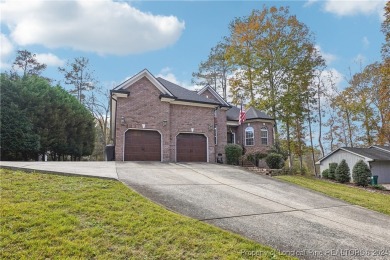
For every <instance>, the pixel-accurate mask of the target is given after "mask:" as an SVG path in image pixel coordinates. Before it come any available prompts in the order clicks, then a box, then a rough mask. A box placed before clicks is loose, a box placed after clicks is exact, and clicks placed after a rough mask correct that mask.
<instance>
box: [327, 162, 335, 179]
mask: <svg viewBox="0 0 390 260" xmlns="http://www.w3.org/2000/svg"><path fill="white" fill-rule="evenodd" d="M336 168H337V163H329V174H328V178H329V179H331V180H335V179H336Z"/></svg>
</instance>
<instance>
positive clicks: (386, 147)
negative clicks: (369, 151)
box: [371, 145, 390, 153]
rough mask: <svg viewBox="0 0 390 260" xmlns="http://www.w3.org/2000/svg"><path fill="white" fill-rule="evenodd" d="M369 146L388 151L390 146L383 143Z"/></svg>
mask: <svg viewBox="0 0 390 260" xmlns="http://www.w3.org/2000/svg"><path fill="white" fill-rule="evenodd" d="M371 147H374V148H377V149H381V150H382V151H385V152H389V153H390V146H385V145H373V146H371Z"/></svg>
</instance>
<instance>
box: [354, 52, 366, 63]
mask: <svg viewBox="0 0 390 260" xmlns="http://www.w3.org/2000/svg"><path fill="white" fill-rule="evenodd" d="M366 61H367V58H366V57H365V56H364V55H363V54H360V53H359V54H358V55H356V56H355V57H354V58H353V62H355V63H357V64H359V65H363V64H365V63H366Z"/></svg>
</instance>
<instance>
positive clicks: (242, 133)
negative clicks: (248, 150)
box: [239, 96, 245, 167]
mask: <svg viewBox="0 0 390 260" xmlns="http://www.w3.org/2000/svg"><path fill="white" fill-rule="evenodd" d="M243 98H244V97H243V96H241V109H240V119H239V120H240V124H241V146H242V156H241V167H243V166H244V154H245V150H244V149H245V147H244V125H243V122H242V119H241V113H242V111H243V110H242V103H243Z"/></svg>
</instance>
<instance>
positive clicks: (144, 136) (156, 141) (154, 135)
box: [124, 130, 161, 161]
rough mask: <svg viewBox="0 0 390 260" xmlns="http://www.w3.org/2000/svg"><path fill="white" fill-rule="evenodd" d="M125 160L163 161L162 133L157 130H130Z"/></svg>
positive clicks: (126, 141) (126, 143)
mask: <svg viewBox="0 0 390 260" xmlns="http://www.w3.org/2000/svg"><path fill="white" fill-rule="evenodd" d="M124 160H125V161H161V135H160V133H159V132H157V131H145V130H128V131H127V132H126V134H125V154H124Z"/></svg>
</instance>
